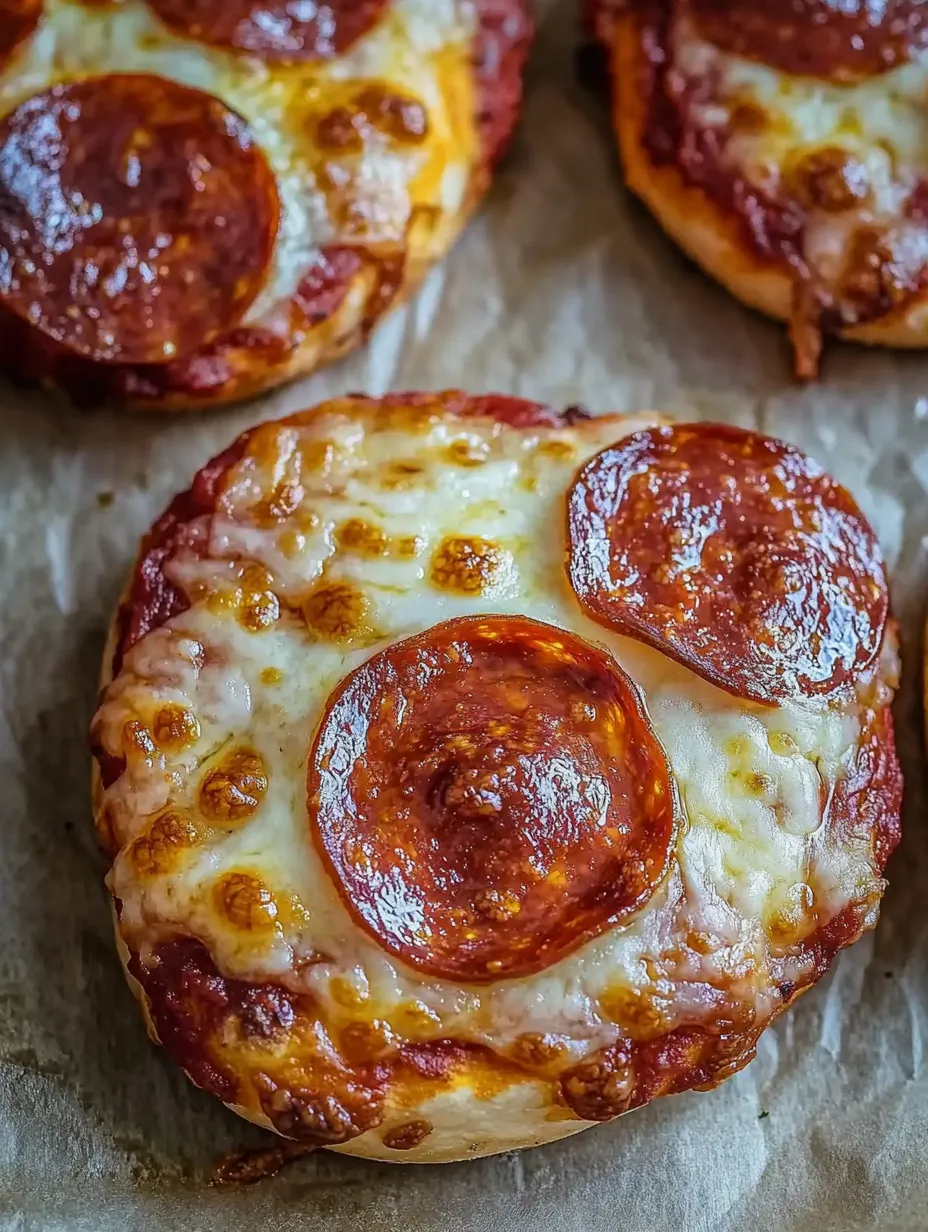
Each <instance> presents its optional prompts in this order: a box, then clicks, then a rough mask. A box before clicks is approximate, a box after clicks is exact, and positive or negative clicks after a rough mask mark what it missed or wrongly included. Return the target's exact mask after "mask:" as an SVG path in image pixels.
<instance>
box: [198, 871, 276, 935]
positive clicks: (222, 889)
mask: <svg viewBox="0 0 928 1232" xmlns="http://www.w3.org/2000/svg"><path fill="white" fill-rule="evenodd" d="M213 902H214V903H215V906H216V910H217V911H218V912H219V914H220V915H221V916H222V917H223V918H224V919H225V920H227V921H228V922H229V923H230V924H231V925H232V927H233V928H237V929H241V930H242V931H243V932H264V931H267V930H268V929H271V928H273V927H274V925H275V923H276V922H277V904H276V903H275V902H274V895H273V894H272V893H271V891H270V890H269V889H268V888H267V886H266V885H264V883H263V882H262V881H261V880H260V879H259V878H257V877H255V875H254V874H253V873H243V872H235V873H228V874H226V876H224V877H222V878H220V880H219V881H217V883H216V885H215V887H214V889H213Z"/></svg>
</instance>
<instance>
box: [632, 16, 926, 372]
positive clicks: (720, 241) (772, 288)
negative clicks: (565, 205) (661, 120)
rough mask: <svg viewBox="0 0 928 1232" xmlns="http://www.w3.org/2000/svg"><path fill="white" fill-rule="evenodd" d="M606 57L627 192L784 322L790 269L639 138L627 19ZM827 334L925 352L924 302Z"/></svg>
mask: <svg viewBox="0 0 928 1232" xmlns="http://www.w3.org/2000/svg"><path fill="white" fill-rule="evenodd" d="M611 58H612V63H611V69H610V72H611V75H612V78H613V81H614V83H615V88H614V96H613V102H612V108H613V125H614V128H615V131H616V134H617V136H618V142H619V150H620V153H621V158H622V166H623V169H624V172H625V180H626V183H627V184H628V187H629V188H630V189H631V190H632V192H633V193H635V195H636V196H637V197H639V198H640V199H641V200H642V201H643V202H644V204H645V205H647V207H648V208H649V210H650V211H651V212H652V214H654V216H655V218H656V219H657V221H658V222H659V223H660V225H661V227H662V228H663V229H664V231H665V232H666V233H667V235H669V236H670V238H671V239H672V240H674V241H675V242H676V243H677V244H678V245H679V246H680V247H681V248H682V249H683V251H684V252H685V253H686V254H687V255H688V256H689V257H690V258H692V260H693V261H695V262H696V264H697V265H699V266H700V268H701V269H702V270H704V271H705V273H707V274H708V275H709V276H710V277H712V278H714V279H715V280H716V281H717V282H719V283H721V284H722V286H723V287H725V288H726V290H728V291H729V292H730V293H731V294H732V295H734V296H735V297H736V298H737V299H739V300H741V302H742V303H743V304H746V305H747V306H748V307H749V308H754V309H756V310H757V311H759V312H762V313H764V314H765V315H766V316H769V317H772V318H774V319H775V320H778V321H783V322H787V323H788V322H789V321H790V318H791V316H792V314H793V304H794V297H795V293H796V285H797V283H796V279H795V278H794V277H793V276H792V274H791V273H790V271H789V270H788V269H787V268H786V267H785V266H779V265H777V264H775V263H774V262H772V261H770V260H765V259H763V258H762V257H760V256H758V255H757V254H756V253H754V252H752V251H751V249H750V247H749V246H748V245H747V244H746V243H745V242H744V240H743V239H742V238H741V235H740V226H741V224H740V220H739V219H737V218H734V217H732V216H730V215H729V214H727V213H726V211H725V210H723V209H722V208H721V207H720V206H719V205H718V204H717V203H716V202H715V201H713V200H712V199H711V197H709V195H708V194H707V193H706V192H704V191H703V190H702V189H701V188H698V187H694V186H693V185H691V184H689V183H687V182H686V180H685V179H684V177H683V175H682V173H681V172H680V170H679V169H678V168H677V167H674V166H669V165H668V166H656V165H655V164H654V163H653V161H652V160H651V158H650V156H649V154H648V152H647V148H646V143H645V140H644V134H645V128H646V119H647V106H648V100H647V98H646V96H645V93H644V91H643V89H642V85H641V83H642V82H643V81H646V80H647V70H648V62H647V57H646V54H645V51H644V48H643V47H642V41H641V36H640V29H639V25H638V21H637V19H636V17H635V16H634V15H632V14H624V15H623V16H621V17H618V18H617V19H616V24H615V27H614V33H613V47H612V53H611ZM829 333H831V334H833V335H834V336H836V337H839V338H843V339H845V340H846V341H849V342H860V343H864V344H866V345H872V346H888V347H899V348H903V349H917V348H921V347H925V346H928V296H926V295H922V296H920V297H917V298H915V299H913V300H911V301H910V302H908V303H907V304H906V305H904V306H903V307H902V308H900V309H898V310H896V311H893V312H890V313H887V314H886V315H884V316H881V317H880V318H879V319H877V320H874V321H871V322H868V323H866V324H863V325H858V326H854V327H850V328H841V329H834V330H829Z"/></svg>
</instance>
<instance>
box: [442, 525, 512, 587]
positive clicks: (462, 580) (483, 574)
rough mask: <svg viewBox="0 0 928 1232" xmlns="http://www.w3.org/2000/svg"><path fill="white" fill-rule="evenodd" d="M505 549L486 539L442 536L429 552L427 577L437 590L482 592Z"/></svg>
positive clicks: (499, 568)
mask: <svg viewBox="0 0 928 1232" xmlns="http://www.w3.org/2000/svg"><path fill="white" fill-rule="evenodd" d="M507 560H508V556H507V553H506V552H505V551H504V550H503V549H502V548H501V547H499V545H498V544H496V543H492V542H491V541H490V540H489V539H481V538H479V537H474V538H469V539H459V538H456V537H448V538H446V539H443V540H442V541H441V543H440V544H439V545H438V547H437V548H436V550H435V553H434V554H433V556H432V566H431V570H430V571H429V577H430V579H431V582H432V585H433V586H435V587H437V588H438V589H439V590H450V591H457V592H458V593H459V594H464V595H482V594H483V593H484V592H485V591H487V590H489V589H490V587H491V586H493V584H494V583H495V582H496V581H497V580H498V578H499V575H500V574H501V573H502V572H503V570H504V568H505V566H506V563H507Z"/></svg>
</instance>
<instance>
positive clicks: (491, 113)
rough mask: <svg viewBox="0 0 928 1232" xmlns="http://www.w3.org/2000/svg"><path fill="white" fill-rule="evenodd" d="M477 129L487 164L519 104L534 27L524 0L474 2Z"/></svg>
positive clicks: (508, 132) (499, 151) (496, 155)
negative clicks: (523, 74)
mask: <svg viewBox="0 0 928 1232" xmlns="http://www.w3.org/2000/svg"><path fill="white" fill-rule="evenodd" d="M474 8H475V9H476V13H477V35H476V38H475V40H474V73H475V76H476V94H477V128H478V131H479V133H480V138H481V143H482V145H483V149H484V152H485V156H486V160H487V163H488V165H490V166H492V165H493V164H494V163H496V162H497V161H498V160H499V159H500V158H501V157H502V155H503V154H504V153H505V152H506V147H507V146H508V145H509V139H510V137H511V136H512V132H513V129H514V128H515V125H516V120H517V118H518V114H519V107H520V104H521V102H522V70H523V68H524V66H525V61H526V58H527V56H528V51H529V47H530V45H531V41H532V34H533V31H534V25H533V22H532V16H531V12H530V9H529V5H528V3H527V2H526V0H475V4H474Z"/></svg>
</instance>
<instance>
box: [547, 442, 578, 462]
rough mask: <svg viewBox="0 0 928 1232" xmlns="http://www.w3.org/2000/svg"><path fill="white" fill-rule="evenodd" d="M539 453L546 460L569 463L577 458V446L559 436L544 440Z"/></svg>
mask: <svg viewBox="0 0 928 1232" xmlns="http://www.w3.org/2000/svg"><path fill="white" fill-rule="evenodd" d="M538 452H539V453H540V454H541V456H542V457H544V458H553V459H555V460H556V461H560V462H567V461H569V460H570V459H571V458H575V457H576V456H577V449H576V446H575V445H573V444H572V443H571V442H570V441H565V440H563V439H561V438H560V437H557V436H553V437H551V438H549V439H548V440H543V441H542V442H541V444H540V445H539V446H538Z"/></svg>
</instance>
